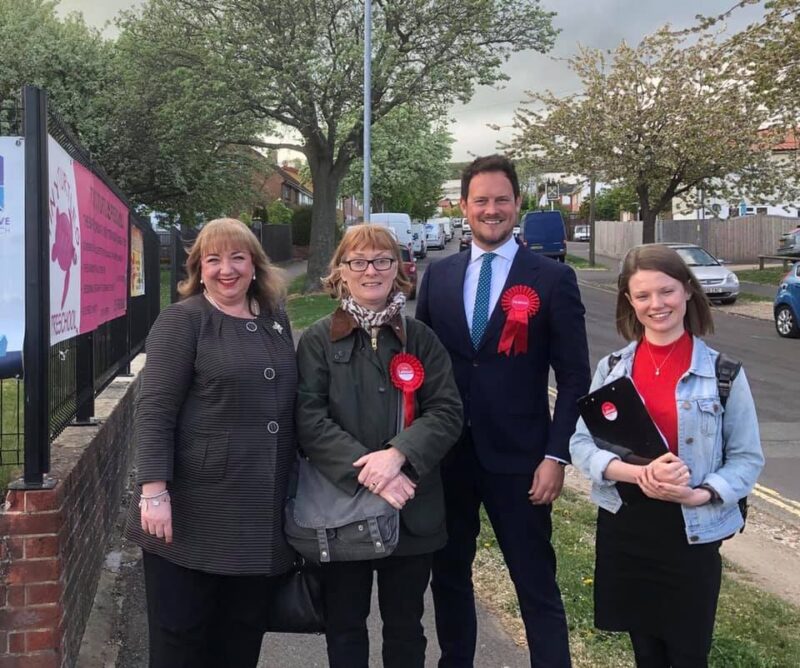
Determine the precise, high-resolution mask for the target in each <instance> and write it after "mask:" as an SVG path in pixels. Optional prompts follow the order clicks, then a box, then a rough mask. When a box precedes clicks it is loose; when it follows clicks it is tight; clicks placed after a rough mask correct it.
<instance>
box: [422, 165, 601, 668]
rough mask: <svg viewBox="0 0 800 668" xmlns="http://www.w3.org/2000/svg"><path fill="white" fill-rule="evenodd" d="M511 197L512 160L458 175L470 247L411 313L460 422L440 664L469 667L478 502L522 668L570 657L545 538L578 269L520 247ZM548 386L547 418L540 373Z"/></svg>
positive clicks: (563, 444)
mask: <svg viewBox="0 0 800 668" xmlns="http://www.w3.org/2000/svg"><path fill="white" fill-rule="evenodd" d="M520 204H521V199H520V191H519V182H518V180H517V175H516V171H515V170H514V166H513V164H512V163H511V161H510V160H508V159H507V158H505V157H503V156H499V155H493V156H487V157H483V158H478V159H477V160H475V161H474V162H473V163H472V164H470V165H469V166H468V167H467V168H466V170H465V171H464V174H463V176H462V179H461V210H462V212H463V213H464V215H465V216H466V220H467V221H468V222H469V225H470V227H471V228H472V247H471V249H470V250H468V251H464V252H462V253H458V254H457V255H451V256H449V257H446V258H444V259H442V260H441V261H439V262H436V263H434V264H432V265H431V266H430V267H429V268H428V270H427V271H426V272H425V276H424V277H423V280H422V284H421V286H420V289H419V296H418V299H417V313H416V317H417V318H418V319H419V320H421V321H423V322H425V323H427V324H428V325H429V326H430V327H432V328H433V330H434V331H435V332H436V334H437V335H438V336H439V338H440V340H441V341H442V343H443V344H444V345H445V347H446V348H447V349H448V351H449V353H450V356H451V357H452V360H453V370H454V373H455V377H456V382H457V383H458V387H459V390H460V392H461V398H462V400H463V402H464V417H465V423H464V424H465V427H464V432H463V434H462V437H461V439H460V441H459V443H458V444H457V445H456V446H455V447H454V448H453V450H451V452H450V454H449V455H448V457H446V458H445V461H444V462H443V464H442V479H443V481H444V486H445V503H446V509H447V532H448V535H449V540H448V543H447V546H446V547H445V548H444V549H442V550H441V551H440V552H438V553H436V555H435V557H434V566H433V579H432V583H431V587H432V589H433V599H434V604H435V608H436V632H437V635H438V638H439V646H440V647H441V650H442V657H441V659H440V661H439V667H440V668H464V667H468V666H469V667H471V666H472V665H473V661H474V656H475V641H476V635H477V621H476V615H475V599H474V595H473V588H472V561H473V559H474V557H475V545H476V544H475V541H476V538H477V536H478V531H479V529H480V517H479V507H480V504H481V503H483V505H484V507H485V508H486V512H487V514H488V516H489V519H490V521H491V523H492V527H493V528H494V531H495V534H496V535H497V540H498V543H499V545H500V549H501V550H502V551H503V556H504V557H505V560H506V564H507V566H508V569H509V571H510V573H511V578H512V580H513V582H514V586H515V588H516V591H517V598H518V600H519V605H520V611H521V613H522V619H523V622H524V623H525V632H526V634H527V638H528V646H529V648H530V657H531V665H532V666H536V667H540V666H541V667H547V668H563V667H565V666H569V665H570V657H569V643H568V640H569V638H568V633H567V623H566V617H565V614H564V605H563V603H562V601H561V592H560V591H559V588H558V584H557V583H556V558H555V553H554V551H553V548H552V545H551V543H550V536H551V533H552V524H551V519H550V511H551V504H552V503H553V501H555V499H556V498H557V497H558V495H559V494H560V493H561V488H562V485H563V484H564V466H565V465H566V464H567V462H568V461H569V448H568V443H569V438H570V436H571V435H572V432H573V431H574V429H575V423H576V422H577V419H578V409H577V403H576V401H577V399H578V397H580V396H582V395H584V394H586V393H587V392H588V389H589V381H590V372H589V360H588V351H587V344H586V328H585V324H584V308H583V304H582V303H581V299H580V293H579V291H578V285H577V281H576V279H575V273H574V272H573V271H572V269H571V268H569V267H568V266H567V265H565V264H560V263H558V262H555V261H553V260H550V259H548V258H545V257H542V256H540V255H537V254H536V253H534V252H532V251H530V250H528V249H526V248H523V247H521V246H519V245H517V243H516V241H515V240H514V237H513V234H512V232H513V228H514V226H515V225H516V224H517V220H518V219H519V211H520ZM551 368H552V369H553V371H554V374H555V381H556V385H557V389H558V397H557V399H556V405H555V411H554V413H553V416H552V418H551V416H550V408H549V398H548V376H549V373H550V369H551Z"/></svg>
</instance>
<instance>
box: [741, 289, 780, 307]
mask: <svg viewBox="0 0 800 668" xmlns="http://www.w3.org/2000/svg"><path fill="white" fill-rule="evenodd" d="M773 301H774V299H773V298H772V297H763V296H761V295H754V294H753V293H752V292H740V293H739V298H738V300H737V303H740V304H756V303H758V302H769V303H772V302H773Z"/></svg>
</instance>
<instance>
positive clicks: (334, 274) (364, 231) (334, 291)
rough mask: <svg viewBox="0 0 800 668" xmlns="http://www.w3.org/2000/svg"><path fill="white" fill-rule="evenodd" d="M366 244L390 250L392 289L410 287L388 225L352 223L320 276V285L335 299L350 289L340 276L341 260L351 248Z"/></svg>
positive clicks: (370, 246) (378, 248) (344, 294)
mask: <svg viewBox="0 0 800 668" xmlns="http://www.w3.org/2000/svg"><path fill="white" fill-rule="evenodd" d="M365 248H372V249H375V250H378V251H382V250H388V251H391V252H392V256H393V257H394V259H395V261H396V262H397V276H395V277H394V283H393V284H392V293H395V292H397V291H398V290H401V291H402V292H404V293H405V294H406V295H407V294H408V293H409V292H410V290H411V281H409V280H408V276H407V275H406V270H405V268H404V267H403V256H402V255H401V254H400V246H398V245H397V242H396V241H395V240H394V237H393V236H392V235H391V233H390V232H389V229H388V228H386V227H384V226H383V225H377V224H375V223H363V224H360V225H351V226H350V227H348V228H347V230H346V231H345V233H344V236H343V237H342V240H341V241H340V242H339V246H338V247H337V248H336V250H335V251H334V253H333V257H332V258H331V262H330V265H329V269H330V273H328V275H327V276H323V278H322V287H323V288H325V289H326V290H327V291H328V293H329V294H330V295H331V297H334V298H336V299H341V298H342V297H346V296H347V295H348V294H349V292H348V290H347V286H346V285H345V284H344V281H343V280H342V260H343V259H344V257H345V255H347V253H349V252H350V251H354V250H363V249H365Z"/></svg>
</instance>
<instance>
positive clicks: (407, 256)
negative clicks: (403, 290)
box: [400, 247, 417, 299]
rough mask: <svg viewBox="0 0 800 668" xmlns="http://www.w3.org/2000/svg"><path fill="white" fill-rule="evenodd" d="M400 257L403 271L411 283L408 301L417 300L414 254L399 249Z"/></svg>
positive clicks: (404, 249)
mask: <svg viewBox="0 0 800 668" xmlns="http://www.w3.org/2000/svg"><path fill="white" fill-rule="evenodd" d="M400 255H401V257H402V258H403V269H405V271H406V276H408V278H409V280H410V281H411V292H410V293H409V295H408V298H409V299H416V298H417V261H416V259H414V254H413V253H412V252H411V251H409V250H408V248H403V247H400Z"/></svg>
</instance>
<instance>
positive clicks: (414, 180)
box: [341, 105, 460, 220]
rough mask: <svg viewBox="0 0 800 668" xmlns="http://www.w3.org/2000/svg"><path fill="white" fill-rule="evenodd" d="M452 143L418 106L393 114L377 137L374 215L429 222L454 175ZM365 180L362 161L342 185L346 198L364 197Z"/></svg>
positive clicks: (372, 185) (381, 123)
mask: <svg viewBox="0 0 800 668" xmlns="http://www.w3.org/2000/svg"><path fill="white" fill-rule="evenodd" d="M452 142H453V139H452V137H451V136H450V133H449V132H448V131H447V129H446V128H445V127H444V125H443V124H442V123H435V122H432V121H431V120H430V119H429V118H428V117H427V115H426V114H424V113H423V112H421V111H419V110H417V109H414V108H413V107H409V106H407V105H406V106H402V107H397V108H395V109H393V110H392V111H391V112H389V113H388V114H387V115H386V116H385V117H384V118H383V119H381V120H380V121H379V122H378V123H377V124H376V125H375V127H374V132H373V134H372V161H371V162H372V164H371V167H372V170H371V183H370V189H371V191H372V205H371V206H372V210H373V211H403V212H406V213H408V214H410V215H411V217H412V218H417V219H420V220H425V219H426V218H430V217H431V216H432V215H433V214H434V212H435V211H436V206H437V204H438V202H439V199H440V198H441V195H442V183H443V182H444V181H445V180H446V178H447V175H448V173H449V162H450V155H451V149H450V146H451V144H452ZM363 178H364V161H363V160H362V159H361V158H358V159H356V160H354V161H353V163H352V164H351V168H350V172H349V173H348V175H347V177H345V179H344V180H343V182H342V188H341V192H342V194H343V195H345V196H347V195H361V194H362V189H363ZM459 215H460V214H459Z"/></svg>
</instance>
